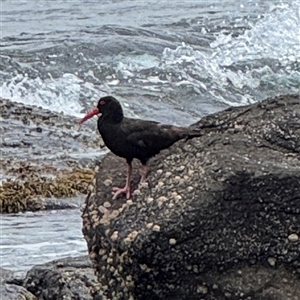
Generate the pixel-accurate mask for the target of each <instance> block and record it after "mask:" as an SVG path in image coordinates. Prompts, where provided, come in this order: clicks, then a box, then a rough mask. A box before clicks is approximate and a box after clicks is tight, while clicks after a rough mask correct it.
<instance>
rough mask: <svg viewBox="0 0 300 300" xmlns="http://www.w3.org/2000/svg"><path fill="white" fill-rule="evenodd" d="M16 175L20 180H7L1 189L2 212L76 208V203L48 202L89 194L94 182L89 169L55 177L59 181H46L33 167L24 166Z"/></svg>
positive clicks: (50, 179) (46, 178) (76, 170)
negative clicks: (90, 185)
mask: <svg viewBox="0 0 300 300" xmlns="http://www.w3.org/2000/svg"><path fill="white" fill-rule="evenodd" d="M16 172H19V177H18V179H17V180H16V179H14V180H7V181H4V182H2V185H1V186H0V212H1V213H17V212H20V211H26V210H31V211H36V210H44V209H58V208H60V209H65V208H74V204H73V203H67V201H62V200H54V199H52V200H46V199H45V198H65V197H73V196H75V195H78V194H79V193H83V194H86V193H87V191H88V189H87V188H88V185H89V184H90V183H91V182H92V180H93V179H94V172H93V171H92V170H90V169H74V170H72V171H71V172H63V173H61V174H56V177H54V178H53V177H49V176H48V177H43V176H40V175H41V174H40V172H38V173H36V172H35V170H34V167H32V166H30V164H29V165H26V164H23V165H22V167H20V168H19V169H18V170H16Z"/></svg>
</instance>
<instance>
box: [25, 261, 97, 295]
mask: <svg viewBox="0 0 300 300" xmlns="http://www.w3.org/2000/svg"><path fill="white" fill-rule="evenodd" d="M23 286H24V287H25V288H27V290H28V291H30V292H31V293H32V294H34V295H35V296H36V297H37V299H47V300H48V299H49V300H51V299H53V300H54V299H66V300H83V299H86V300H93V299H101V298H100V297H101V290H100V288H99V283H98V281H97V277H96V276H95V274H94V270H93V269H92V265H91V262H90V260H89V258H88V256H82V257H77V258H65V259H60V260H57V261H52V262H49V263H46V264H43V265H37V266H34V267H33V268H32V269H31V270H30V271H29V272H27V275H26V278H25V280H24V282H23Z"/></svg>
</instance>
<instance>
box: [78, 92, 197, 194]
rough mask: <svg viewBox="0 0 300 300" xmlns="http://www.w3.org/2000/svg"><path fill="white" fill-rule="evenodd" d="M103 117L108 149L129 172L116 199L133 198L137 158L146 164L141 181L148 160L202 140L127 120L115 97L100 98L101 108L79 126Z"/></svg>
mask: <svg viewBox="0 0 300 300" xmlns="http://www.w3.org/2000/svg"><path fill="white" fill-rule="evenodd" d="M98 114H101V116H100V117H99V119H98V130H99V132H100V134H101V136H102V138H103V141H104V143H105V145H106V146H107V147H108V148H109V149H110V150H111V151H112V152H113V153H114V154H116V155H118V156H120V157H124V158H125V159H126V161H127V166H128V171H127V178H126V184H125V186H124V187H123V188H118V187H114V188H113V191H114V192H115V193H114V196H113V199H115V198H116V197H117V196H118V195H120V194H126V197H127V199H128V198H130V179H131V174H132V166H131V163H132V160H133V159H134V158H137V159H139V160H140V161H141V163H142V168H141V181H140V182H143V181H144V180H145V177H146V174H147V165H146V164H147V162H148V160H149V159H150V158H151V157H153V156H155V155H156V154H158V153H159V152H160V151H161V150H163V149H166V148H168V147H170V146H171V145H173V144H174V143H175V142H177V141H178V140H181V139H190V138H193V137H197V136H201V133H200V132H199V131H198V132H197V131H196V130H193V129H190V128H185V127H178V126H172V125H163V124H160V123H158V122H155V121H146V120H138V119H129V118H125V117H124V115H123V110H122V107H121V105H120V103H119V102H118V101H117V100H116V99H115V98H114V97H112V96H106V97H102V98H100V100H99V101H98V105H97V107H95V108H94V109H92V110H91V111H90V112H89V113H88V114H87V115H86V116H85V117H84V118H83V119H81V120H80V122H79V124H82V123H83V122H85V121H86V120H88V119H90V118H92V117H93V116H95V115H98Z"/></svg>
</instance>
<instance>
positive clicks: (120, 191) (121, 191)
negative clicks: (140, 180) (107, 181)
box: [113, 186, 130, 200]
mask: <svg viewBox="0 0 300 300" xmlns="http://www.w3.org/2000/svg"><path fill="white" fill-rule="evenodd" d="M113 191H114V192H115V193H114V196H113V200H115V199H116V198H117V197H118V196H119V195H120V194H126V199H129V198H130V188H129V187H128V186H124V187H123V188H119V187H113Z"/></svg>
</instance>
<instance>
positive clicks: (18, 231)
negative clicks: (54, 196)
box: [0, 209, 87, 272]
mask: <svg viewBox="0 0 300 300" xmlns="http://www.w3.org/2000/svg"><path fill="white" fill-rule="evenodd" d="M0 232H1V244H0V249H1V257H0V264H1V267H3V268H7V269H10V270H14V271H17V272H25V271H28V270H29V269H30V268H31V267H32V266H33V265H37V264H40V263H44V262H47V261H51V260H54V259H59V258H63V257H66V256H79V255H86V254H87V250H86V242H85V240H84V238H83V236H82V235H81V218H80V212H79V209H65V210H55V211H40V212H26V213H19V214H10V215H0Z"/></svg>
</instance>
